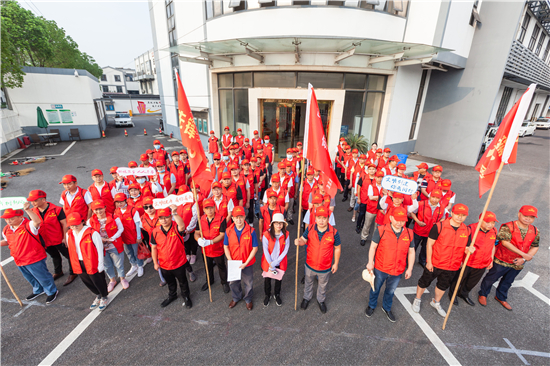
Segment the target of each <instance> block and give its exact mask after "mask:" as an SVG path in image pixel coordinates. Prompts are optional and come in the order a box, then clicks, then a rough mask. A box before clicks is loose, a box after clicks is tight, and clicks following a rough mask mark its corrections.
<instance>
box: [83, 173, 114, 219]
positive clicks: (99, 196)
mask: <svg viewBox="0 0 550 366" xmlns="http://www.w3.org/2000/svg"><path fill="white" fill-rule="evenodd" d="M92 179H93V180H94V184H92V185H91V186H89V187H88V191H89V192H90V194H91V195H92V199H93V200H94V201H95V200H102V201H103V202H105V206H106V207H107V213H108V214H113V212H115V203H114V201H113V198H114V197H115V192H114V191H113V190H112V189H111V186H110V185H109V184H108V183H107V182H105V180H103V172H102V171H101V170H99V169H94V170H92Z"/></svg>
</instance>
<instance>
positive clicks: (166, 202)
mask: <svg viewBox="0 0 550 366" xmlns="http://www.w3.org/2000/svg"><path fill="white" fill-rule="evenodd" d="M189 202H193V193H191V192H187V193H184V194H182V195H179V196H176V195H174V194H171V195H169V196H168V197H164V198H155V199H154V200H153V207H154V208H155V209H156V210H158V209H161V208H166V207H170V206H171V205H176V206H180V205H184V204H186V203H189Z"/></svg>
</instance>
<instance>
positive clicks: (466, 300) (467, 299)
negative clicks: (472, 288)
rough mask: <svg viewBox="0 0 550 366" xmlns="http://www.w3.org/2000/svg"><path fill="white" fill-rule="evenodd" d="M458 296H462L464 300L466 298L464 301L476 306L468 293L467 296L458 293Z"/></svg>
mask: <svg viewBox="0 0 550 366" xmlns="http://www.w3.org/2000/svg"><path fill="white" fill-rule="evenodd" d="M457 297H460V298H461V299H462V300H464V302H465V303H466V304H468V305H470V306H475V303H474V302H473V301H472V299H470V297H469V296H468V295H466V296H463V295H457Z"/></svg>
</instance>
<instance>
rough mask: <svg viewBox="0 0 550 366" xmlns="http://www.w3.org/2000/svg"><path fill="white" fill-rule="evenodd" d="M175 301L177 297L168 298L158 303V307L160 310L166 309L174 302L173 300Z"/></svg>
mask: <svg viewBox="0 0 550 366" xmlns="http://www.w3.org/2000/svg"><path fill="white" fill-rule="evenodd" d="M176 299H177V297H169V298H167V299H166V300H164V301H163V302H161V303H160V307H161V308H165V307H167V306H168V305H170V303H171V302H172V301H174V300H176Z"/></svg>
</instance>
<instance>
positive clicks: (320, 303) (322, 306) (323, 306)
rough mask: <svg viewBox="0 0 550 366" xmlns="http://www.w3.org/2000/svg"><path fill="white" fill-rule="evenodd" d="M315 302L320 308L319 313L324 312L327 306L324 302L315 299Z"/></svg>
mask: <svg viewBox="0 0 550 366" xmlns="http://www.w3.org/2000/svg"><path fill="white" fill-rule="evenodd" d="M317 304H319V309H320V310H321V313H323V314H325V313H326V312H327V306H326V305H325V303H324V302H319V301H317Z"/></svg>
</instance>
